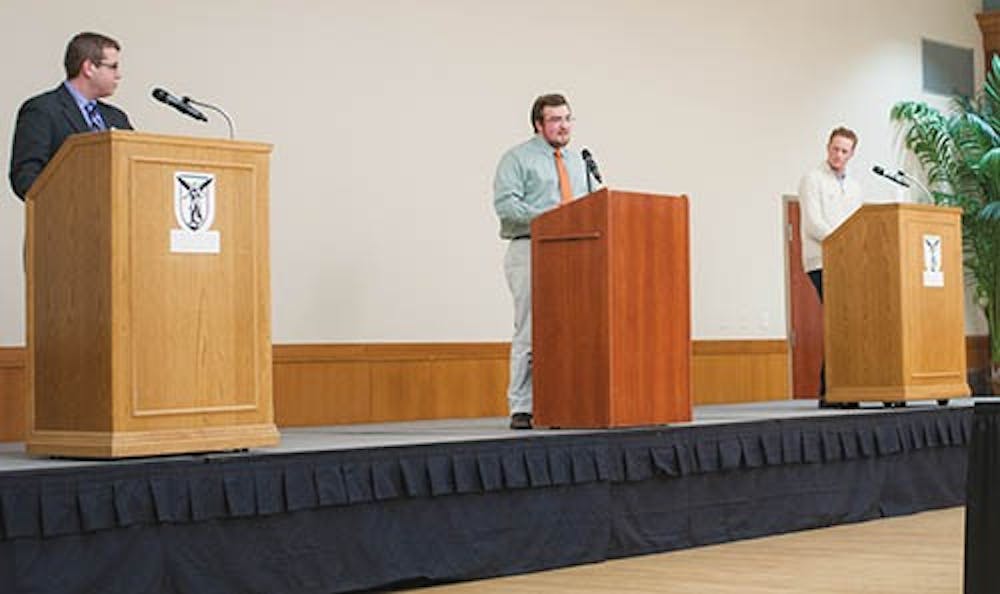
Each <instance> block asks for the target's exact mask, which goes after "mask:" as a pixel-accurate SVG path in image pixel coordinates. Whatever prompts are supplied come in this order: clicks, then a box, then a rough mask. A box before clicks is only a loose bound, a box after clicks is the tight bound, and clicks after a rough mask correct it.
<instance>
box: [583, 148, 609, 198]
mask: <svg viewBox="0 0 1000 594" xmlns="http://www.w3.org/2000/svg"><path fill="white" fill-rule="evenodd" d="M580 156H581V157H583V162H584V163H585V164H586V165H587V173H588V175H587V189H588V190H589V189H590V176H591V175H593V176H594V179H596V180H597V183H599V184H603V183H604V180H603V179H602V178H601V171H600V170H599V169H598V168H597V161H595V160H594V155H592V154H590V149H586V148H585V149H583V150H582V151H580Z"/></svg>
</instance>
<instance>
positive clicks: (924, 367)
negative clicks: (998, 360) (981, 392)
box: [823, 204, 969, 403]
mask: <svg viewBox="0 0 1000 594" xmlns="http://www.w3.org/2000/svg"><path fill="white" fill-rule="evenodd" d="M961 214H962V213H961V210H960V209H957V208H942V207H937V206H930V205H920V204H877V205H876V204H869V205H865V206H863V207H861V208H860V209H859V210H858V211H857V212H855V213H854V214H853V215H852V216H851V217H850V218H849V219H848V220H847V221H845V222H844V224H843V225H841V226H840V227H838V228H837V229H836V230H835V231H834V232H833V233H831V234H830V235H829V236H828V237H827V238H826V240H825V241H824V242H823V292H824V305H823V308H824V336H825V351H826V382H827V394H826V399H827V400H828V401H830V402H861V401H882V402H886V403H895V402H903V401H906V400H919V399H924V400H926V399H936V400H940V401H945V400H947V399H949V398H953V397H961V396H968V395H969V386H968V384H967V383H966V376H965V374H966V365H965V315H964V286H965V285H964V276H963V270H962V225H961Z"/></svg>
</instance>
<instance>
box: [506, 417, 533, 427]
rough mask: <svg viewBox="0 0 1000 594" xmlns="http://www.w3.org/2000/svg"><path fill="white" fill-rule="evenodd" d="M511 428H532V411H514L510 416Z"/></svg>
mask: <svg viewBox="0 0 1000 594" xmlns="http://www.w3.org/2000/svg"><path fill="white" fill-rule="evenodd" d="M510 428H511V429H531V413H514V414H512V415H511V416H510Z"/></svg>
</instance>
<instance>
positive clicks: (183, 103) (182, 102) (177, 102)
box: [153, 87, 208, 122]
mask: <svg viewBox="0 0 1000 594" xmlns="http://www.w3.org/2000/svg"><path fill="white" fill-rule="evenodd" d="M153 99H156V100H157V101H159V102H160V103H166V104H167V105H169V106H170V107H173V108H174V109H176V110H177V111H179V112H181V113H182V114H184V115H186V116H190V117H192V118H194V119H196V120H201V121H203V122H207V121H208V118H206V117H205V114H203V113H201V112H200V111H198V110H197V109H195V108H194V107H192V106H191V105H190V104H189V103H188V98H187V97H185V98H184V99H178V98H177V97H174V96H173V95H171V94H170V93H169V92H168V91H166V90H164V89H161V88H159V87H157V88H155V89H153Z"/></svg>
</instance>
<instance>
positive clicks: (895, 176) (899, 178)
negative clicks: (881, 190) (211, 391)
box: [872, 165, 910, 188]
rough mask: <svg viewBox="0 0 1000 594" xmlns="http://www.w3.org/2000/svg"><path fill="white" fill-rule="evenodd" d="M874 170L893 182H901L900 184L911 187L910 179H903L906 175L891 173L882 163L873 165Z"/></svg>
mask: <svg viewBox="0 0 1000 594" xmlns="http://www.w3.org/2000/svg"><path fill="white" fill-rule="evenodd" d="M872 172H873V173H874V174H875V175H881V176H882V177H884V178H886V179H887V180H889V181H891V182H893V183H896V184H899V185H901V186H903V187H904V188H909V187H910V183H909V182H908V181H906V180H905V179H903V178H904V177H905V176H902V175H899V174H896V173H889V172H888V171H886V170H885V169H882V167H881V166H880V165H876V166H874V167H872Z"/></svg>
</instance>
